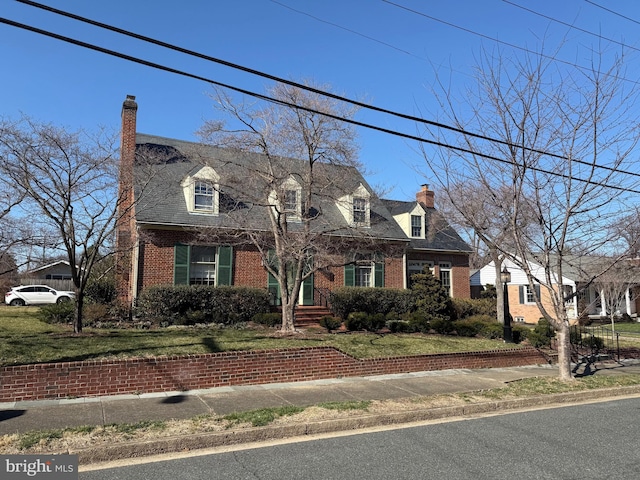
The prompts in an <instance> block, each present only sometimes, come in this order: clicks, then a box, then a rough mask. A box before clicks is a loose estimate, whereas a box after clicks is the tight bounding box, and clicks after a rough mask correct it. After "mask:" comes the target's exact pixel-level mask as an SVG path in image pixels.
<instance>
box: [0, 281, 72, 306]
mask: <svg viewBox="0 0 640 480" xmlns="http://www.w3.org/2000/svg"><path fill="white" fill-rule="evenodd" d="M75 298H76V294H75V293H74V292H58V291H57V290H54V289H53V288H51V287H48V286H46V285H26V286H21V287H13V288H12V289H11V290H10V291H9V292H7V293H5V295H4V303H6V304H7V305H11V306H12V307H21V306H23V305H43V304H47V303H64V302H70V301H71V300H74V299H75Z"/></svg>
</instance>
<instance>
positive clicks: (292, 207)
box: [284, 190, 298, 213]
mask: <svg viewBox="0 0 640 480" xmlns="http://www.w3.org/2000/svg"><path fill="white" fill-rule="evenodd" d="M284 209H285V211H286V212H294V213H295V212H297V211H298V192H297V191H296V190H287V191H286V192H284Z"/></svg>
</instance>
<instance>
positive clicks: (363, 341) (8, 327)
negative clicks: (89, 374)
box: [0, 307, 514, 365]
mask: <svg viewBox="0 0 640 480" xmlns="http://www.w3.org/2000/svg"><path fill="white" fill-rule="evenodd" d="M36 312H37V309H36V308H34V307H0V365H20V364H28V363H42V362H56V361H73V360H87V359H92V358H104V357H148V356H158V355H183V354H194V353H211V352H224V351H239V350H265V349H273V348H287V347H298V346H332V347H335V348H338V349H340V350H342V351H343V352H345V353H347V354H350V355H353V356H354V357H357V358H376V357H389V356H401V355H419V354H428V353H449V352H465V351H484V350H495V349H501V348H513V347H514V345H512V344H505V343H504V342H502V341H501V340H485V339H477V338H465V337H454V336H440V335H417V334H414V335H406V334H386V335H380V334H369V333H351V334H327V333H324V332H323V331H320V330H310V331H308V332H307V333H306V334H303V335H294V336H289V337H284V338H283V337H279V336H278V335H276V330H273V329H259V330H254V329H242V330H240V329H232V328H228V329H217V328H166V329H155V330H135V329H93V328H86V329H84V332H83V333H82V334H81V335H74V334H73V332H72V330H71V328H70V327H69V326H65V325H49V324H46V323H44V322H41V321H40V320H38V319H37V317H36V316H35V314H36Z"/></svg>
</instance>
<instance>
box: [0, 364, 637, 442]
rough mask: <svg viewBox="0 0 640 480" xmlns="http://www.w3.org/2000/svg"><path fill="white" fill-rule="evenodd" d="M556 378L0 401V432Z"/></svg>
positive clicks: (552, 369) (340, 383)
mask: <svg viewBox="0 0 640 480" xmlns="http://www.w3.org/2000/svg"><path fill="white" fill-rule="evenodd" d="M597 367H598V368H596V369H595V373H596V374H598V375H611V374H614V375H624V374H630V373H640V365H639V364H638V363H633V364H622V365H621V364H599V365H598V366H597ZM589 373H594V372H589ZM557 374H558V369H557V367H556V366H550V365H541V366H528V367H513V368H493V369H479V370H466V369H465V370H440V371H433V372H418V373H407V374H400V375H385V376H373V377H355V378H342V379H331V380H318V381H310V382H297V383H282V384H269V385H257V386H242V387H221V388H212V389H208V390H199V391H189V392H166V393H159V394H142V395H119V396H109V397H98V398H79V399H65V400H43V401H29V402H12V403H0V435H5V434H10V433H24V432H27V431H32V430H47V429H55V428H65V427H77V426H81V425H107V424H111V423H133V422H139V421H143V420H151V421H153V420H168V419H186V418H191V417H194V416H196V415H200V414H215V415H226V414H229V413H232V412H243V411H249V410H255V409H260V408H267V407H278V406H285V405H296V406H309V405H314V404H318V403H322V402H343V401H349V400H385V399H396V398H407V397H413V396H425V395H437V394H446V393H460V392H470V391H474V390H482V389H490V388H498V387H502V386H504V385H505V384H506V383H508V382H511V381H514V380H519V379H522V378H527V377H537V376H556V375H557Z"/></svg>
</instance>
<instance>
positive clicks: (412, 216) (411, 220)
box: [393, 202, 427, 239]
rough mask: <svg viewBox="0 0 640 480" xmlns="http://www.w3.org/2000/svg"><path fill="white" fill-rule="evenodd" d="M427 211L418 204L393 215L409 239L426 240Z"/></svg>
mask: <svg viewBox="0 0 640 480" xmlns="http://www.w3.org/2000/svg"><path fill="white" fill-rule="evenodd" d="M425 214H426V212H425V210H424V208H423V207H422V205H420V204H419V203H418V202H416V203H415V204H413V206H412V207H411V209H407V210H406V211H403V212H400V213H396V214H395V215H393V218H394V220H395V221H396V222H397V223H398V225H400V228H402V231H404V233H405V234H406V235H407V237H409V238H415V239H424V238H426V237H425V235H426V230H427V228H426V225H425Z"/></svg>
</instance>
